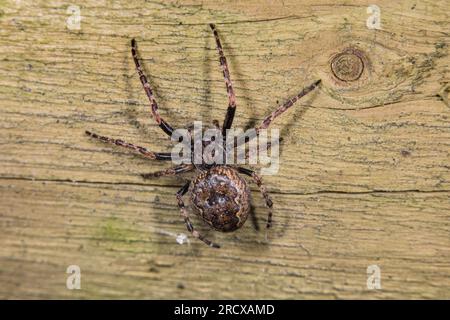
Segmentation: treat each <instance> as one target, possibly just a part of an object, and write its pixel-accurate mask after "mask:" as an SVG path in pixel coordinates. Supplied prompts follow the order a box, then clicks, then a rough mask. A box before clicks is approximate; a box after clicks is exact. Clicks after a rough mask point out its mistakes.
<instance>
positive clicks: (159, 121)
mask: <svg viewBox="0 0 450 320" xmlns="http://www.w3.org/2000/svg"><path fill="white" fill-rule="evenodd" d="M131 54H132V56H133V60H134V64H135V65H136V70H137V72H138V74H139V79H140V80H141V83H142V86H143V87H144V90H145V93H146V94H147V97H148V100H149V101H150V105H151V107H152V115H153V118H154V119H155V121H156V123H157V124H158V125H159V127H160V128H161V129H162V130H163V131H164V132H165V133H166V134H167V135H168V136H169V137H170V136H172V133H173V128H172V127H171V126H170V125H169V124H168V123H167V122H166V121H164V119H163V118H161V116H160V115H159V112H158V104H157V103H156V99H155V97H154V95H153V91H152V88H151V87H150V84H149V83H148V81H147V77H146V76H145V74H144V71H143V69H142V67H141V64H140V63H139V59H138V56H137V44H136V40H134V39H132V40H131Z"/></svg>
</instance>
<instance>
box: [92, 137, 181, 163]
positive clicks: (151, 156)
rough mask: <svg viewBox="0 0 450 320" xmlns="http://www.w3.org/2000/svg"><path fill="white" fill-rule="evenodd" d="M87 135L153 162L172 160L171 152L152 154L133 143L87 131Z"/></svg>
mask: <svg viewBox="0 0 450 320" xmlns="http://www.w3.org/2000/svg"><path fill="white" fill-rule="evenodd" d="M85 133H86V134H87V135H88V136H90V137H92V138H95V139H98V140H100V141H102V142H105V143H109V144H114V145H116V146H119V147H123V148H127V149H129V150H133V151H135V152H137V153H139V154H140V155H142V156H144V157H146V158H149V159H152V160H172V154H171V153H170V152H152V151H149V150H147V149H146V148H144V147H140V146H136V145H134V144H132V143H129V142H125V141H123V140H121V139H113V138H109V137H105V136H101V135H98V134H96V133H93V132H90V131H87V130H86V131H85Z"/></svg>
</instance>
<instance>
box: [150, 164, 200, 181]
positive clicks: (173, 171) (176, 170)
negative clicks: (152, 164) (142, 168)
mask: <svg viewBox="0 0 450 320" xmlns="http://www.w3.org/2000/svg"><path fill="white" fill-rule="evenodd" d="M194 168H195V167H194V165H193V164H182V165H179V166H176V167H173V168H169V169H165V170H161V171H156V172H152V173H143V174H141V177H142V178H144V179H151V178H157V177H163V176H175V175H177V174H181V173H185V172H188V171H191V170H193V169H194Z"/></svg>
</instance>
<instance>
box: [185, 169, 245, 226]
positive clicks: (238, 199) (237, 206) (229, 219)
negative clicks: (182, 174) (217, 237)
mask: <svg viewBox="0 0 450 320" xmlns="http://www.w3.org/2000/svg"><path fill="white" fill-rule="evenodd" d="M249 194H250V192H249V189H248V185H247V182H246V181H245V180H244V179H243V178H241V177H240V176H239V175H238V172H237V171H236V170H235V169H233V168H231V167H227V166H217V167H213V168H211V169H210V170H209V171H205V172H202V173H200V174H199V175H198V176H197V177H196V178H195V179H194V180H193V183H192V184H191V201H192V205H193V206H194V208H195V209H197V210H196V211H198V212H196V213H197V214H199V215H200V216H201V217H202V219H203V220H205V221H206V222H207V223H208V224H209V225H211V226H212V227H213V228H214V229H216V230H219V231H224V232H227V231H234V230H236V229H239V228H240V227H241V226H242V225H243V224H244V222H245V221H246V220H247V217H248V213H249V209H250V199H249Z"/></svg>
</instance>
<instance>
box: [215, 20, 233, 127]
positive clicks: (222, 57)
mask: <svg viewBox="0 0 450 320" xmlns="http://www.w3.org/2000/svg"><path fill="white" fill-rule="evenodd" d="M209 26H210V27H211V30H212V31H213V33H214V38H215V39H216V46H217V51H218V53H219V61H220V65H221V66H222V71H223V77H224V79H225V86H226V87H227V94H228V109H227V114H226V116H225V120H224V121H223V127H222V135H223V136H225V134H226V132H227V129H230V128H231V125H232V124H233V119H234V113H235V112H236V95H235V94H234V89H233V84H232V83H231V77H230V69H229V68H228V63H227V58H225V55H224V53H223V48H222V44H221V43H220V39H219V34H218V33H217V30H216V26H215V25H214V24H212V23H211V24H210V25H209Z"/></svg>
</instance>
